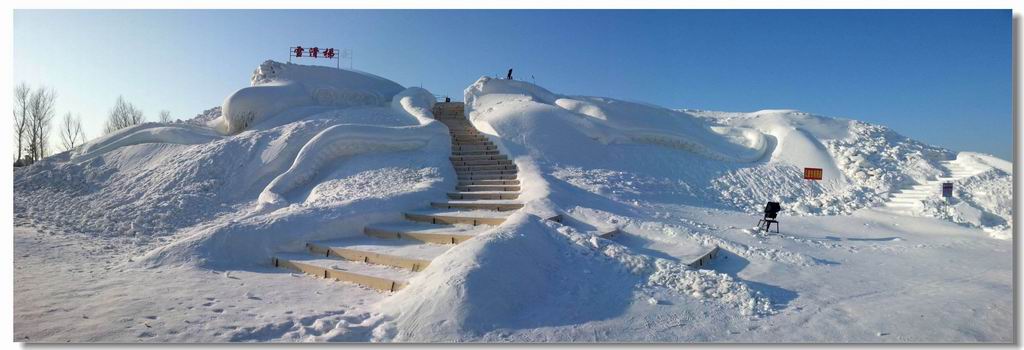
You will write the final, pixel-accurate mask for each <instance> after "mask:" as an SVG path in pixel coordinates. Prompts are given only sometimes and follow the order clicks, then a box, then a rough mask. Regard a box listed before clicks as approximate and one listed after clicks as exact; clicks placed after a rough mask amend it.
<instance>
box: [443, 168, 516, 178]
mask: <svg viewBox="0 0 1024 350" xmlns="http://www.w3.org/2000/svg"><path fill="white" fill-rule="evenodd" d="M455 174H456V175H458V176H460V177H477V176H488V175H512V176H516V175H517V174H519V170H473V171H468V170H461V169H456V170H455Z"/></svg>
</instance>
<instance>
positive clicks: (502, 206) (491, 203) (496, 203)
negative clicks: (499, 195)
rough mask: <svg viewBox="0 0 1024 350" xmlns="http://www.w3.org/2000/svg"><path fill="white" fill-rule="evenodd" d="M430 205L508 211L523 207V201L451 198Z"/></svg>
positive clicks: (443, 207) (447, 207) (440, 207)
mask: <svg viewBox="0 0 1024 350" xmlns="http://www.w3.org/2000/svg"><path fill="white" fill-rule="evenodd" d="M430 206H431V207H434V208H437V209H468V210H497V211H509V210H517V209H520V208H522V207H523V203H519V202H514V201H509V200H469V201H461V200H452V201H447V202H431V203H430Z"/></svg>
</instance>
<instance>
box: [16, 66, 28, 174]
mask: <svg viewBox="0 0 1024 350" xmlns="http://www.w3.org/2000/svg"><path fill="white" fill-rule="evenodd" d="M31 95H32V89H31V88H29V87H28V84H26V83H24V82H22V83H21V84H18V86H17V87H15V88H14V139H15V140H16V141H17V142H18V158H16V159H15V161H20V160H21V152H22V151H24V150H25V137H26V134H27V133H28V124H29V122H28V121H29V117H28V109H29V108H28V107H29V103H28V102H29V97H30V96H31Z"/></svg>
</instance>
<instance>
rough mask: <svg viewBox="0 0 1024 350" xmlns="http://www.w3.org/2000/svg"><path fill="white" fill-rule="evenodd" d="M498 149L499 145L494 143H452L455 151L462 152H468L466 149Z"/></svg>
mask: <svg viewBox="0 0 1024 350" xmlns="http://www.w3.org/2000/svg"><path fill="white" fill-rule="evenodd" d="M497 149H498V146H494V145H465V146H457V145H452V150H453V151H460V152H466V151H495V150H497Z"/></svg>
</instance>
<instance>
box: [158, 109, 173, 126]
mask: <svg viewBox="0 0 1024 350" xmlns="http://www.w3.org/2000/svg"><path fill="white" fill-rule="evenodd" d="M160 122H161V123H165V124H166V123H170V122H171V111H168V110H166V109H165V110H162V111H160Z"/></svg>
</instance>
